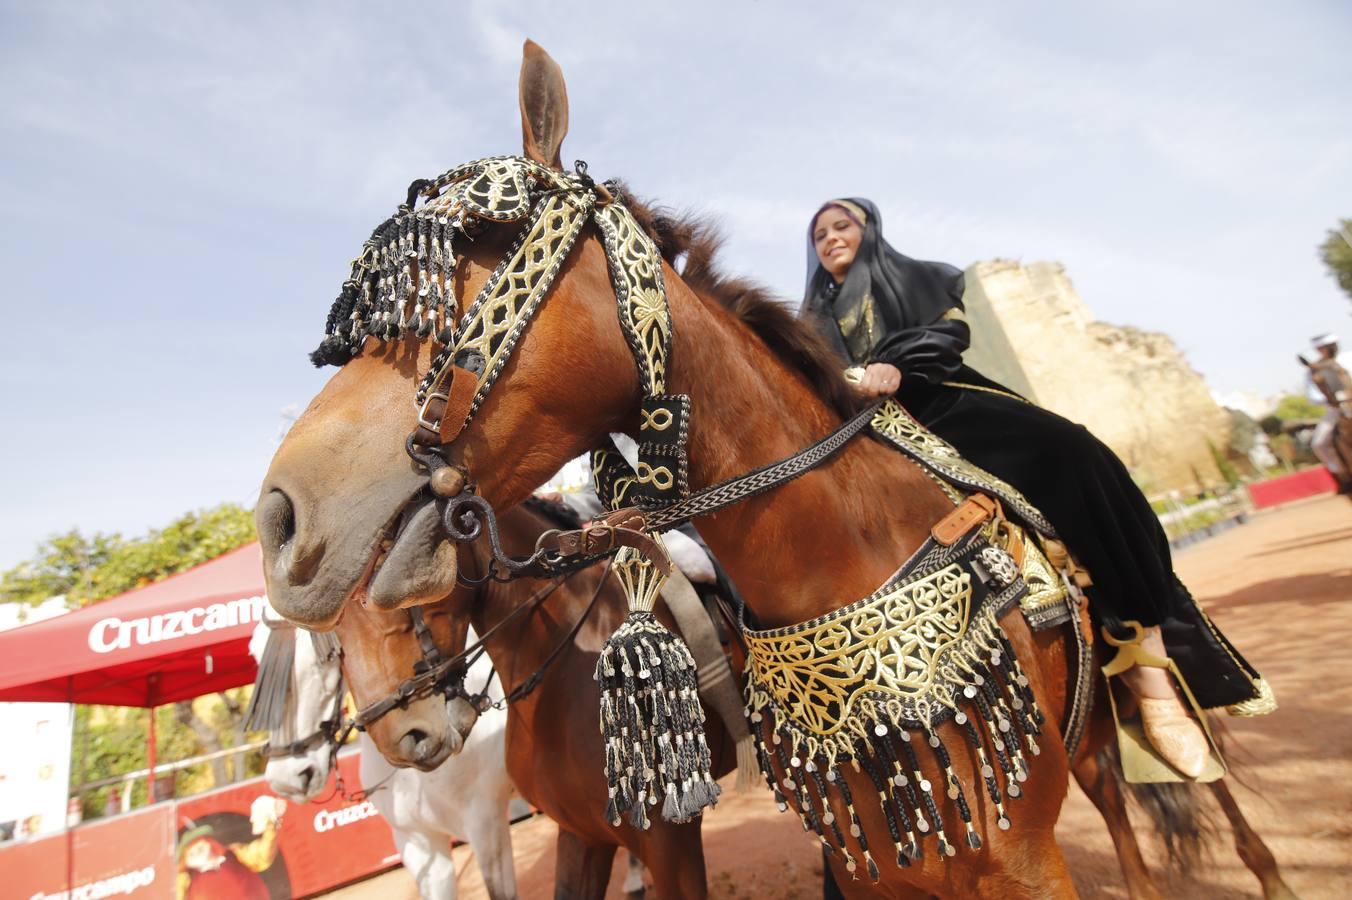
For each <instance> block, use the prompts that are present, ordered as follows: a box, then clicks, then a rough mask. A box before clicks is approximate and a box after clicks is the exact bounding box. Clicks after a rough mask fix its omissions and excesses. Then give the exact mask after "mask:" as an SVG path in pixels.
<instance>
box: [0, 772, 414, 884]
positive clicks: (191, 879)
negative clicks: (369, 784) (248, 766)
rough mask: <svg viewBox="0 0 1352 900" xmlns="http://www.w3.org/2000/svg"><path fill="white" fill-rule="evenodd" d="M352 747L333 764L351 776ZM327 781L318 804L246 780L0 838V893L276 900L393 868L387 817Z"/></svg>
mask: <svg viewBox="0 0 1352 900" xmlns="http://www.w3.org/2000/svg"><path fill="white" fill-rule="evenodd" d="M359 760H360V756H359V754H357V753H349V754H345V755H344V756H343V757H342V758H341V759H340V760H339V763H338V765H339V768H340V769H341V771H342V774H343V780H344V782H345V783H346V784H347V785H348V786H349V789H352V790H355V789H356V787H357V786H358V785H359V782H358V778H357V771H358V765H359ZM333 787H334V783H333V781H332V780H330V782H329V787H328V790H327V791H326V792H325V793H324V794H322V795H321V797H328V798H329V799H328V801H327V802H325V803H306V804H295V803H291V802H289V801H286V800H283V799H281V798H280V797H277V796H275V795H273V793H272V792H271V791H270V790H269V789H268V786H267V782H266V781H265V780H264V779H262V778H255V779H253V780H251V781H247V782H244V783H242V784H237V785H232V786H231V787H228V788H222V789H221V790H218V791H212V792H211V793H209V794H202V795H200V796H197V797H192V798H190V799H187V800H181V801H177V802H174V801H168V802H165V803H160V804H157V805H155V806H153V807H150V808H148V809H145V810H142V811H138V812H134V813H129V814H127V815H123V816H117V817H115V818H112V819H109V820H107V821H103V822H92V823H90V824H88V825H81V826H79V827H77V828H74V829H72V830H70V831H68V832H66V833H64V834H60V835H53V836H52V837H48V838H42V839H39V840H35V841H29V842H25V843H18V844H13V845H10V846H7V847H0V872H3V873H4V880H3V881H2V882H0V897H5V898H11V897H12V898H15V900H58V898H59V900H101V898H121V897H135V898H165V900H171V898H172V900H207V898H229V900H255V898H256V900H282V898H290V897H307V896H311V895H313V894H317V893H319V892H321V891H325V890H329V889H330V888H333V887H336V886H338V885H340V884H345V883H347V882H349V881H355V880H356V879H359V878H363V877H365V876H367V875H371V874H374V873H376V872H379V871H382V870H384V869H387V868H390V867H391V866H393V865H397V864H398V862H399V856H398V854H397V853H396V852H395V849H394V841H393V840H392V838H391V837H390V829H389V826H388V825H386V824H385V820H384V819H382V818H381V817H380V814H379V813H377V812H376V809H375V807H374V806H372V805H371V804H370V803H348V802H347V801H345V800H344V799H343V798H342V797H340V796H337V794H336V792H335V791H334V790H333Z"/></svg>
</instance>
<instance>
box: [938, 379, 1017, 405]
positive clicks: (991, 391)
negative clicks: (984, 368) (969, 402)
mask: <svg viewBox="0 0 1352 900" xmlns="http://www.w3.org/2000/svg"><path fill="white" fill-rule="evenodd" d="M943 385H944V387H955V388H962V389H963V390H964V391H984V392H985V393H987V394H995V395H996V396H998V397H1008V398H1009V399H1011V400H1017V401H1019V402H1020V403H1028V402H1029V401H1028V400H1025V399H1024V398H1023V397H1020V396H1019V395H1018V394H1014V393H1010V392H1009V391H1000V390H996V389H995V388H989V387H985V386H984V385H980V384H968V383H967V382H965V381H945V382H943Z"/></svg>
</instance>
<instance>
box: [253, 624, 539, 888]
mask: <svg viewBox="0 0 1352 900" xmlns="http://www.w3.org/2000/svg"><path fill="white" fill-rule="evenodd" d="M249 651H250V652H251V653H252V654H253V655H254V658H255V659H256V660H258V662H259V672H260V678H259V683H258V684H256V685H255V687H254V691H255V696H259V695H260V692H262V693H269V694H271V696H270V697H269V698H268V700H267V703H268V704H271V705H273V707H274V709H275V710H276V712H277V714H278V715H279V716H280V718H279V719H278V720H277V721H278V724H277V727H274V728H270V729H268V742H269V745H270V747H271V748H272V752H271V753H270V754H269V757H270V758H269V759H268V764H267V772H266V775H267V779H268V784H269V786H271V787H272V789H273V790H274V791H276V792H277V793H278V794H279V795H281V796H282V797H285V798H286V799H288V800H290V801H292V802H294V803H305V802H307V801H310V800H313V799H314V798H315V797H317V796H318V795H319V794H320V793H321V792H322V791H323V790H324V788H325V786H326V785H327V784H328V781H329V773H330V771H331V769H332V768H333V765H334V762H335V760H336V757H337V751H338V743H337V741H338V739H339V732H340V728H339V727H338V726H337V725H336V723H335V717H336V716H341V712H342V699H343V694H344V690H345V689H344V679H343V676H342V669H341V662H340V657H341V653H340V652H339V650H338V647H337V644H336V642H334V640H333V638H332V636H331V635H323V636H320V635H315V636H311V635H309V634H299V635H298V634H297V632H296V629H295V627H294V626H292V625H290V624H289V623H280V625H279V623H276V622H271V621H268V620H266V619H265V620H264V621H262V622H259V623H258V627H257V628H256V629H255V630H254V634H253V639H252V640H251V641H250V644H249ZM491 676H492V668H491V667H490V666H489V665H488V662H487V661H486V660H483V661H481V662H480V663H479V664H477V665H475V666H472V667H471V668H470V671H469V673H468V674H467V676H466V684H467V685H468V686H471V687H472V688H473V689H475V690H484V689H487V690H488V696H489V697H491V698H494V699H501V697H502V691H501V690H500V689H499V688H497V687H495V686H490V685H489V680H490V677H491ZM256 702H261V701H256ZM252 706H254V704H251V707H252ZM506 719H507V715H506V713H505V712H503V711H501V710H489V711H488V712H486V713H485V714H484V715H483V716H481V717H480V721H479V722H478V723H477V725H476V727H475V728H474V731H473V734H472V735H471V736H470V737H469V738H468V739H467V740H466V741H465V743H464V746H463V747H462V748H461V750H460V752H459V753H458V754H457V755H456V756H454V757H453V758H451V759H448V760H447V761H446V762H445V763H444V764H443V765H442V766H440V767H439V768H437V769H434V770H432V771H430V772H420V771H418V770H416V769H411V768H396V767H394V766H393V765H391V764H390V763H389V762H388V761H386V760H385V758H384V757H383V756H381V754H380V752H379V751H378V750H377V749H376V746H375V743H374V742H373V741H372V740H371V738H370V737H369V736H368V735H366V734H365V733H361V734H360V735H359V737H358V738H357V747H358V749H359V750H360V751H361V769H360V773H361V783H362V787H363V789H362V791H361V792H360V794H359V795H358V796H359V797H361V798H363V799H365V800H367V801H369V802H370V803H371V804H372V805H373V806H374V807H375V808H376V809H377V810H378V811H379V812H380V814H381V816H383V817H384V819H385V821H386V822H388V823H389V826H390V830H391V831H392V832H393V835H394V844H395V847H397V848H398V850H399V857H400V859H401V860H402V861H403V864H404V868H406V869H408V871H409V874H410V875H412V876H413V880H414V882H415V883H416V884H417V885H418V892H419V893H420V894H421V895H422V896H423V897H425V898H428V900H455V896H456V873H455V861H454V860H453V859H452V858H451V840H452V839H453V838H454V839H459V840H464V841H467V842H468V843H469V845H470V847H471V848H472V849H473V851H474V858H475V860H476V861H477V863H478V866H479V871H480V873H481V874H482V875H483V879H484V884H485V885H486V886H487V888H488V894H489V896H490V897H493V898H494V900H499V898H504V900H505V898H513V897H516V895H517V894H516V870H515V868H514V866H513V860H512V836H511V829H510V826H509V823H508V814H507V803H508V801H509V800H510V798H511V795H512V793H513V788H512V782H511V779H510V778H509V777H508V775H507V767H506V765H505V761H504V750H503V748H504V744H505V737H506V735H505V731H506V727H505V726H506ZM315 736H318V739H315ZM278 752H280V753H282V754H284V755H273V753H278ZM336 789H341V788H336Z"/></svg>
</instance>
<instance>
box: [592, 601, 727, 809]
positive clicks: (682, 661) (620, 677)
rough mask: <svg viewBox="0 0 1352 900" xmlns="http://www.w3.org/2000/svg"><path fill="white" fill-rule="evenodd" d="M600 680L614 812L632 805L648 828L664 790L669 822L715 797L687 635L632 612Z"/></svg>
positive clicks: (604, 660) (612, 641)
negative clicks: (683, 636) (652, 809)
mask: <svg viewBox="0 0 1352 900" xmlns="http://www.w3.org/2000/svg"><path fill="white" fill-rule="evenodd" d="M596 680H597V681H598V682H600V685H601V716H602V719H601V731H602V734H604V735H605V739H606V746H607V752H606V779H607V781H608V783H609V794H610V800H611V803H613V804H614V808H615V812H617V813H624V812H626V811H628V812H629V813H630V821H631V822H632V823H633V824H634V826H635V827H637V828H647V827H648V824H649V822H648V817H647V813H646V811H645V810H644V808H643V807H644V806H645V805H652V804H655V803H656V802H657V800H658V798H664V799H663V804H662V818H663V819H665V820H667V821H669V822H685V821H688V820H690V819H691V818H693V817H694V816H696V815H698V814H699V813H700V811H701V810H703V809H704V807H706V806H712V805H713V804H714V803H716V802H717V801H718V794H719V787H718V785H717V783H715V782H714V780H713V773H712V772H711V771H710V767H711V760H710V755H709V747H708V745H707V744H706V742H705V739H704V708H703V707H702V706H701V705H700V702H699V691H698V685H697V683H696V678H695V660H694V659H693V658H692V657H691V656H690V650H689V648H687V647H686V646H685V642H684V641H682V640H681V639H680V638H678V637H676V636H675V635H673V634H672V633H671V632H670V631H668V630H667V628H666V626H664V625H663V624H662V623H661V622H660V621H658V619H657V617H656V616H655V615H653V614H652V613H651V612H644V611H635V612H631V613H630V614H629V618H627V619H626V620H625V621H624V624H623V625H621V626H620V627H619V628H618V629H617V630H616V631H615V633H614V634H612V635H611V636H610V638H609V639H608V640H607V641H606V643H605V646H604V647H602V648H601V655H600V658H599V659H598V660H597V661H596ZM607 810H608V811H609V810H610V807H609V806H607ZM612 821H613V819H612Z"/></svg>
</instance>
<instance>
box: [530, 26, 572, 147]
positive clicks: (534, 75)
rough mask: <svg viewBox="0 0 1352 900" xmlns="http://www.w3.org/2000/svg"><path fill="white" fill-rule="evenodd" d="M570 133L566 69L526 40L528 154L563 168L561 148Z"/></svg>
mask: <svg viewBox="0 0 1352 900" xmlns="http://www.w3.org/2000/svg"><path fill="white" fill-rule="evenodd" d="M567 133H568V88H567V86H566V85H565V84H564V83H563V70H562V69H560V68H559V64H558V63H556V62H554V59H553V57H551V56H550V55H549V54H548V53H546V52H545V51H544V48H543V47H541V46H540V45H539V44H537V43H535V42H534V41H532V40H527V41H526V46H525V47H524V48H523V50H522V54H521V141H522V144H523V146H524V147H525V151H526V155H527V156H529V157H530V158H531V159H533V160H535V161H536V162H538V163H543V164H544V165H546V166H553V167H554V168H556V169H562V168H563V164H562V162H561V161H560V159H559V147H560V146H562V145H563V136H564V135H566V134H567Z"/></svg>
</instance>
